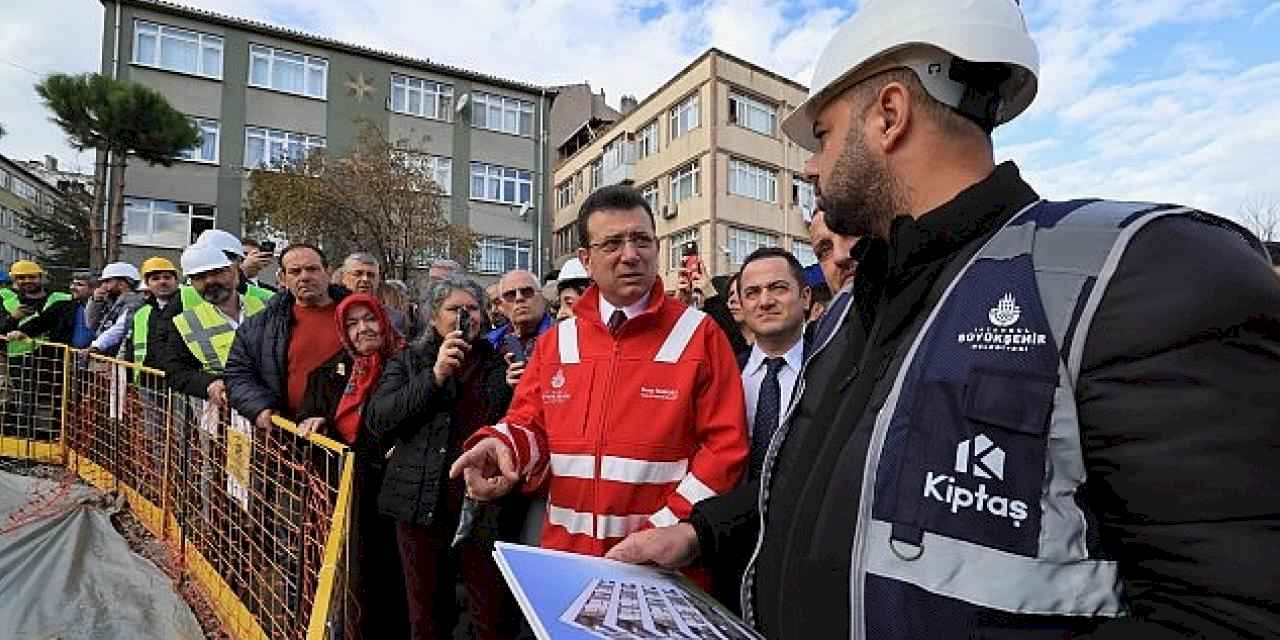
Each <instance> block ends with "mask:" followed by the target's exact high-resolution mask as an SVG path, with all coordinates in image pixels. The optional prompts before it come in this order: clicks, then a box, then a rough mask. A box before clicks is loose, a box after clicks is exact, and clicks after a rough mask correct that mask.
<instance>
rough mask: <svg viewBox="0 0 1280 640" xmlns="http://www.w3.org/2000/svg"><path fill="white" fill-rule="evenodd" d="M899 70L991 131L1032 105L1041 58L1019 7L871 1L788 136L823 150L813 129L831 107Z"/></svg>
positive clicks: (969, 1) (835, 44)
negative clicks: (846, 93)
mask: <svg viewBox="0 0 1280 640" xmlns="http://www.w3.org/2000/svg"><path fill="white" fill-rule="evenodd" d="M894 68H909V69H911V70H912V71H914V72H915V74H916V76H917V77H919V78H920V83H921V84H922V85H924V88H925V90H926V91H928V92H929V95H931V96H933V98H934V99H936V100H937V101H939V102H941V103H943V104H945V105H947V106H950V107H952V108H954V109H956V110H957V111H958V112H960V113H961V114H962V115H965V116H966V117H969V118H970V119H973V120H975V121H976V122H978V123H979V125H980V126H984V127H985V128H986V129H987V130H988V131H989V130H990V129H992V128H994V127H995V126H996V125H1000V124H1004V123H1005V122H1008V121H1009V120H1012V119H1013V118H1014V117H1015V116H1017V115H1018V114H1020V113H1022V112H1023V111H1025V110H1026V108H1027V107H1028V106H1030V105H1031V101H1032V100H1033V99H1034V98H1035V95H1036V88H1037V82H1038V81H1037V77H1038V76H1039V73H1040V54H1039V53H1038V51H1037V49H1036V45H1035V42H1033V41H1032V40H1031V34H1030V33H1028V32H1027V22H1026V19H1025V18H1023V16H1022V11H1021V10H1020V9H1019V8H1018V5H1017V3H1016V2H1015V1H1014V0H945V1H944V2H939V1H938V0H868V2H867V3H866V4H865V5H864V6H863V7H862V9H860V10H859V11H858V12H857V13H856V14H855V15H854V16H853V17H852V18H851V19H849V21H848V22H846V23H845V24H844V25H843V26H842V27H840V29H839V30H838V31H836V34H835V36H833V37H832V38H831V42H830V43H828V44H827V48H826V49H825V50H823V52H822V55H821V56H820V57H819V58H818V63H817V65H816V66H815V68H814V71H813V81H812V82H811V83H810V88H809V98H808V99H807V100H805V101H804V103H802V104H801V105H800V106H799V107H797V108H796V110H795V111H794V112H792V113H791V115H790V116H788V117H787V119H786V120H784V121H783V123H782V130H783V131H784V132H785V133H786V134H787V136H788V137H790V138H791V139H792V140H794V141H795V143H796V144H798V145H800V146H801V147H804V148H806V149H808V150H810V151H817V150H818V140H817V139H816V138H814V136H813V122H814V120H815V119H816V118H817V114H818V111H819V110H820V109H821V108H822V107H823V106H824V105H825V104H826V103H827V101H828V100H830V99H831V98H833V97H835V96H837V95H839V94H840V92H842V91H844V90H845V89H847V88H848V87H851V86H853V85H854V84H856V83H858V82H861V81H862V80H865V79H867V78H869V77H871V76H873V75H876V74H878V73H882V72H884V71H888V70H890V69H894Z"/></svg>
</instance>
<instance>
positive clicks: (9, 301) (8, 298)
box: [0, 289, 71, 358]
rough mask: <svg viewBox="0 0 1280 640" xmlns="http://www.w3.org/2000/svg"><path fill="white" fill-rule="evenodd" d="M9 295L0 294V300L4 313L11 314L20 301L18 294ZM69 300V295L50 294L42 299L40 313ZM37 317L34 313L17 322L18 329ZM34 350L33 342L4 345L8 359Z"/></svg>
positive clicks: (16, 341) (19, 304)
mask: <svg viewBox="0 0 1280 640" xmlns="http://www.w3.org/2000/svg"><path fill="white" fill-rule="evenodd" d="M0 291H9V290H8V289H3V290H0ZM9 294H10V295H3V294H0V300H2V301H3V304H4V310H5V312H6V313H10V314H12V313H13V312H14V311H17V310H18V307H19V306H21V305H22V301H21V300H19V298H18V294H16V293H13V292H12V291H9ZM70 299H71V294H69V293H66V292H63V291H57V292H54V293H51V294H49V295H48V296H47V297H46V298H45V299H44V307H42V308H41V309H40V311H42V312H43V311H48V310H49V307H52V306H53V305H55V304H58V303H59V302H64V301H67V300H70ZM39 315H40V314H39V313H35V314H32V315H29V316H27V317H25V318H23V319H22V320H19V321H18V328H19V329H21V328H22V326H23V325H25V324H27V323H28V322H31V321H32V320H34V319H35V318H36V317H37V316H39ZM30 337H32V338H35V337H37V336H30ZM35 348H36V343H35V341H34V340H10V341H9V342H8V344H7V345H6V351H7V352H8V354H9V357H10V358H17V357H19V356H24V355H26V354H28V353H31V351H32V350H34V349H35Z"/></svg>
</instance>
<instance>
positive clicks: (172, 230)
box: [124, 196, 214, 249]
mask: <svg viewBox="0 0 1280 640" xmlns="http://www.w3.org/2000/svg"><path fill="white" fill-rule="evenodd" d="M213 219H214V208H213V206H211V205H202V204H190V203H186V202H170V201H168V200H149V199H146V198H130V197H128V196H126V197H125V199H124V242H125V243H126V244H135V245H147V246H152V247H169V248H172V249H181V248H183V247H186V246H187V245H189V244H191V243H192V242H195V239H196V236H199V235H200V233H201V232H203V231H206V230H208V229H212V228H213Z"/></svg>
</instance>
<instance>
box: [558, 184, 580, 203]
mask: <svg viewBox="0 0 1280 640" xmlns="http://www.w3.org/2000/svg"><path fill="white" fill-rule="evenodd" d="M576 197H577V194H575V193H574V191H573V179H572V178H570V179H569V180H565V181H564V182H561V183H560V184H558V185H556V208H557V209H564V208H565V207H568V206H571V205H572V204H573V201H574V198H576Z"/></svg>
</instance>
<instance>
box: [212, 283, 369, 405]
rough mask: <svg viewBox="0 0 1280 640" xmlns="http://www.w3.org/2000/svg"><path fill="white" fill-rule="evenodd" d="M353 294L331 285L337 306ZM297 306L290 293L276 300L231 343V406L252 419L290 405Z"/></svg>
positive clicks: (226, 375)
mask: <svg viewBox="0 0 1280 640" xmlns="http://www.w3.org/2000/svg"><path fill="white" fill-rule="evenodd" d="M350 293H351V292H350V291H348V290H347V289H346V288H345V287H340V286H337V285H329V297H330V298H333V301H334V302H335V303H337V302H341V301H342V299H343V298H345V297H347V295H348V294H350ZM293 303H294V297H293V294H292V293H290V292H288V291H285V292H284V293H281V294H278V295H276V296H274V297H272V298H271V301H270V302H268V303H267V306H266V308H265V309H263V310H262V311H261V312H260V313H258V314H257V315H255V316H253V317H251V318H248V319H246V320H245V321H244V324H241V325H240V328H239V329H237V330H236V339H235V341H234V342H232V343H231V355H230V356H228V357H227V366H226V369H225V370H224V371H223V375H222V377H223V380H225V381H226V384H227V396H228V398H229V399H230V400H231V406H232V407H234V408H235V410H236V411H239V412H240V415H242V416H244V417H246V418H248V419H250V420H253V419H254V418H256V417H257V416H258V414H260V413H262V412H263V411H264V410H266V409H274V410H276V411H283V409H284V407H285V406H286V405H287V404H288V402H287V399H288V395H289V393H288V379H289V378H288V364H289V363H288V360H289V336H290V334H291V333H292V330H293Z"/></svg>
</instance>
